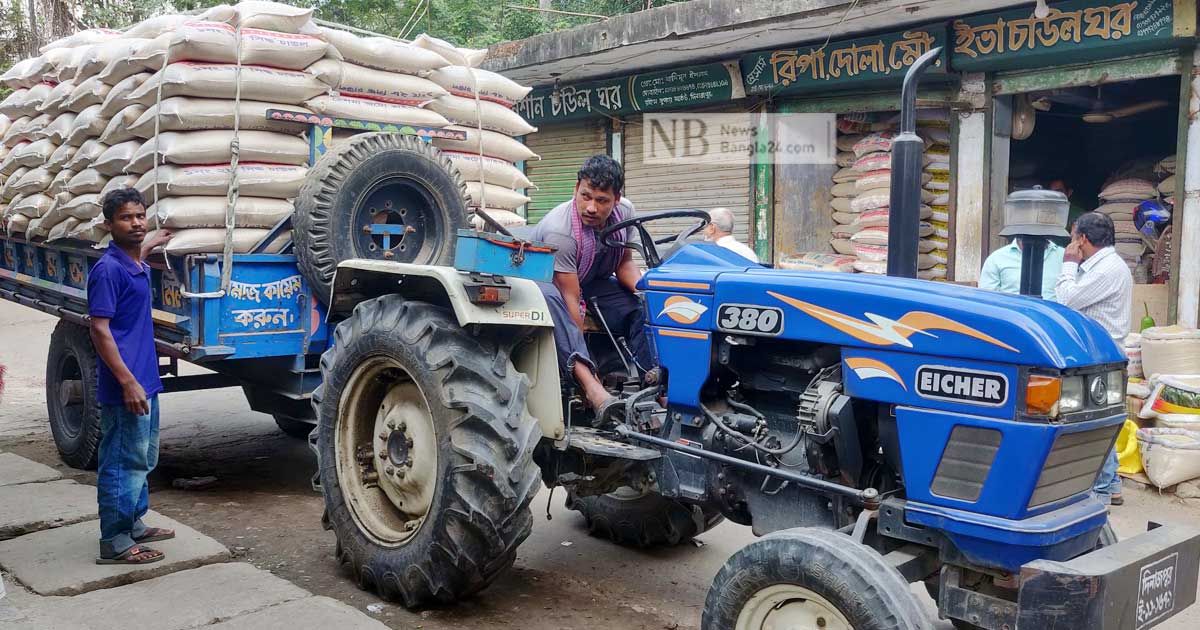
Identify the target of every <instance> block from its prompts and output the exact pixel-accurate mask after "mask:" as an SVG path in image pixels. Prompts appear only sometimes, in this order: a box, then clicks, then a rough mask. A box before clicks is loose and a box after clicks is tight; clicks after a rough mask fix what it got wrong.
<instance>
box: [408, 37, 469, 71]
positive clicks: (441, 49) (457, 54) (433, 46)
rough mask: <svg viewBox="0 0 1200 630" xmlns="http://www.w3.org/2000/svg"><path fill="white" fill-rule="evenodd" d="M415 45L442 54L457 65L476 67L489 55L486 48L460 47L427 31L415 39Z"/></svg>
mask: <svg viewBox="0 0 1200 630" xmlns="http://www.w3.org/2000/svg"><path fill="white" fill-rule="evenodd" d="M413 44H414V45H415V46H419V47H421V48H424V49H425V50H431V51H433V52H435V53H437V54H439V55H441V56H442V59H445V60H446V61H448V62H450V63H452V64H454V65H456V66H470V67H472V68H474V67H475V66H478V65H479V64H481V63H483V60H484V58H485V57H487V49H485V48H459V47H457V46H455V45H453V44H451V43H450V42H448V41H446V40H444V39H438V38H436V37H431V36H429V35H426V34H425V33H421V34H420V35H418V36H417V38H416V39H415V40H413Z"/></svg>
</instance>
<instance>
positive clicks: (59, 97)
mask: <svg viewBox="0 0 1200 630" xmlns="http://www.w3.org/2000/svg"><path fill="white" fill-rule="evenodd" d="M74 91H75V83H74V82H73V81H63V82H62V83H59V84H58V85H55V86H54V87H53V88H51V90H50V91H49V92H48V93H47V94H46V98H44V99H42V102H41V104H39V105H38V108H37V109H38V111H39V112H44V113H47V114H50V115H51V116H57V115H59V114H61V113H63V111H64V109H63V105H64V104H65V103H66V102H67V99H69V98H71V93H72V92H74Z"/></svg>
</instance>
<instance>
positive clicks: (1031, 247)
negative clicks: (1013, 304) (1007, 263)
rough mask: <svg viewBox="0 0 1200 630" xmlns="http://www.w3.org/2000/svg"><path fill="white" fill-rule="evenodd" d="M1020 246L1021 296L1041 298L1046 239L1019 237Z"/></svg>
mask: <svg viewBox="0 0 1200 630" xmlns="http://www.w3.org/2000/svg"><path fill="white" fill-rule="evenodd" d="M1017 238H1018V239H1019V240H1020V244H1021V295H1028V296H1030V297H1036V298H1040V297H1042V269H1043V267H1044V266H1045V262H1046V239H1045V238H1043V237H1040V236H1019V237H1017Z"/></svg>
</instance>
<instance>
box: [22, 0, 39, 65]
mask: <svg viewBox="0 0 1200 630" xmlns="http://www.w3.org/2000/svg"><path fill="white" fill-rule="evenodd" d="M27 6H28V7H29V50H28V51H26V52H27V53H28V56H30V57H36V56H37V54H38V49H39V48H41V47H42V38H41V37H39V36H38V35H39V31H38V25H37V1H36V0H28V2H27Z"/></svg>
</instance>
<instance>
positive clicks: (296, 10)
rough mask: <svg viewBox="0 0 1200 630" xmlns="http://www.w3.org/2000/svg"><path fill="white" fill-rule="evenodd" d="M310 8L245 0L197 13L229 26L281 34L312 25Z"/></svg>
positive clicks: (201, 16) (304, 28)
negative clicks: (259, 29)
mask: <svg viewBox="0 0 1200 630" xmlns="http://www.w3.org/2000/svg"><path fill="white" fill-rule="evenodd" d="M312 14H313V10H312V9H305V8H303V7H294V6H290V5H287V4H281V3H279V2H265V1H261V0H248V1H245V2H239V3H237V4H235V5H233V6H232V7H231V6H228V5H217V6H215V7H213V8H211V9H209V10H207V11H205V12H204V13H201V14H200V19H202V20H211V21H213V22H226V23H228V24H230V25H232V26H240V27H242V29H246V28H264V29H267V30H271V31H279V32H280V33H299V32H301V31H304V30H306V29H307V28H309V27H310V26H311V25H312Z"/></svg>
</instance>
